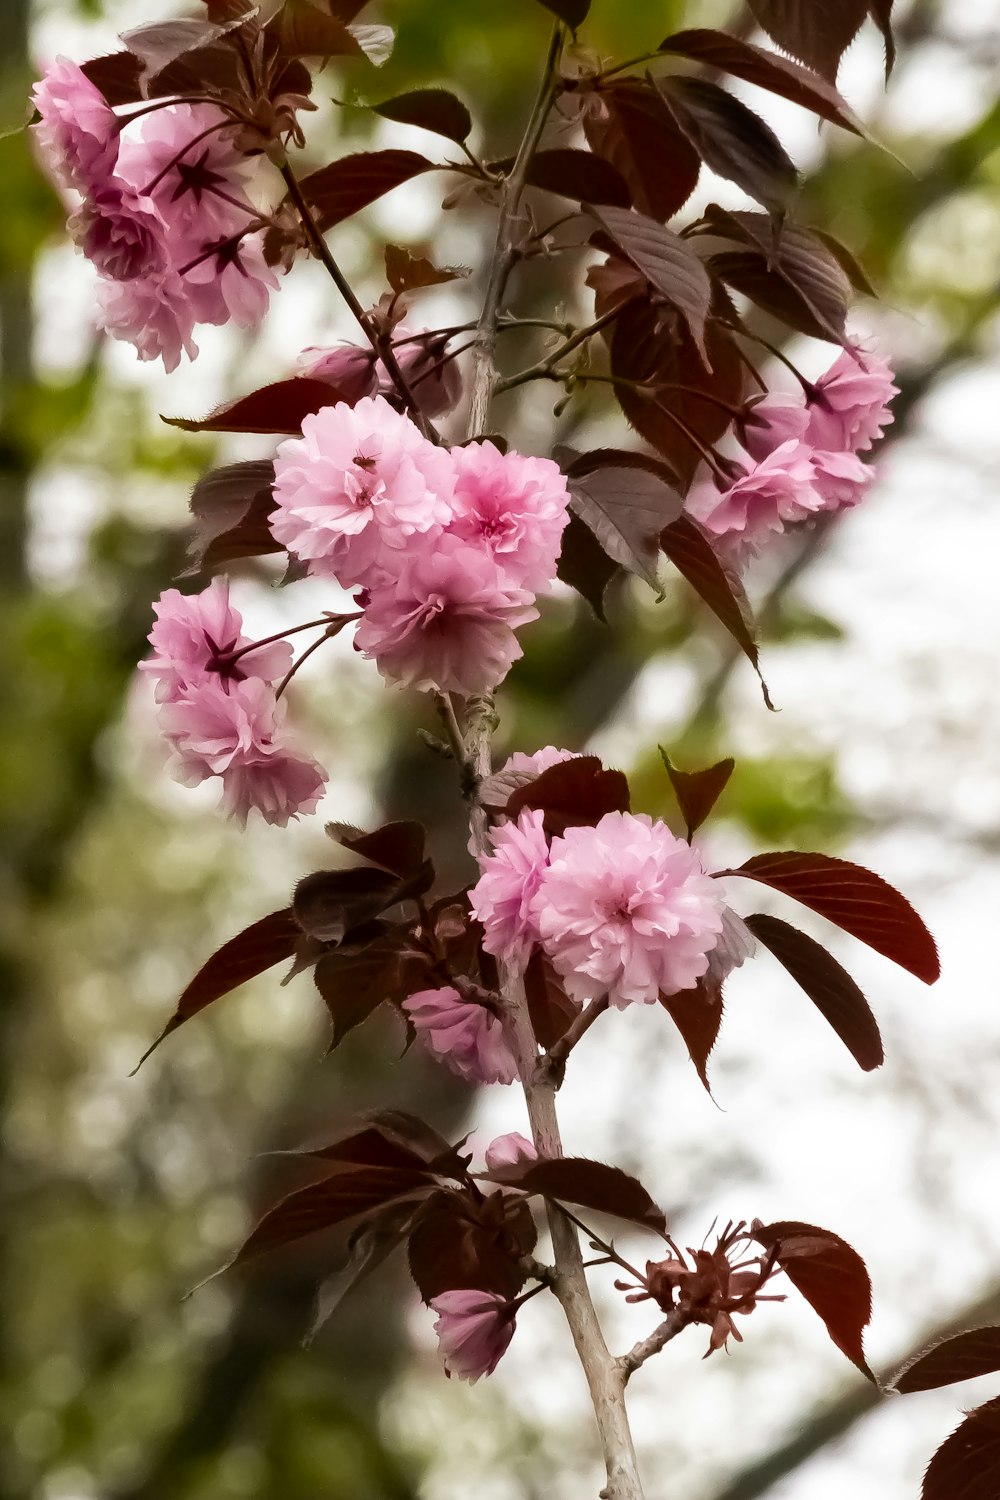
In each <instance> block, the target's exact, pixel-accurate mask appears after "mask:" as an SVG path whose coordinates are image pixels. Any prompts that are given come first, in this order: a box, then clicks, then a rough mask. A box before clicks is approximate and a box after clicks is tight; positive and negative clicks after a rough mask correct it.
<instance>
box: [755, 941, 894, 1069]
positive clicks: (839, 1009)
mask: <svg viewBox="0 0 1000 1500" xmlns="http://www.w3.org/2000/svg"><path fill="white" fill-rule="evenodd" d="M746 924H747V926H748V927H749V929H750V931H751V932H752V933H753V935H754V937H755V938H758V939H759V941H760V942H762V943H763V944H764V947H765V948H769V949H770V950H771V952H772V953H773V954H774V956H775V958H776V959H777V960H778V962H779V963H780V964H782V965H783V966H784V967H785V968H786V969H787V970H788V972H789V974H791V976H792V978H793V979H794V980H795V982H796V984H798V985H800V986H801V988H802V989H804V990H805V992H806V994H807V995H808V996H809V999H810V1000H811V1001H812V1002H813V1004H814V1005H815V1006H816V1009H817V1010H818V1011H819V1012H820V1014H821V1015H822V1016H823V1017H824V1018H825V1019H826V1020H827V1021H829V1023H830V1025H831V1026H832V1027H833V1029H834V1031H835V1032H836V1033H837V1035H838V1036H839V1037H840V1040H841V1041H842V1042H843V1044H844V1046H845V1047H846V1048H847V1050H848V1051H849V1052H850V1054H851V1056H852V1057H853V1058H854V1060H855V1062H856V1063H857V1064H858V1066H859V1067H860V1068H863V1069H864V1071H865V1072H866V1073H870V1072H871V1071H872V1070H873V1069H874V1068H880V1067H881V1066H882V1064H883V1062H884V1061H885V1053H884V1052H883V1050H882V1038H881V1036H880V1035H879V1029H878V1022H877V1021H876V1020H875V1017H874V1016H873V1015H872V1011H871V1007H870V1006H869V1004H868V1001H867V1000H866V999H865V997H864V995H863V994H862V993H861V990H860V989H859V987H858V986H857V985H856V984H855V982H854V980H853V979H852V978H851V976H850V974H848V972H847V970H846V969H844V968H843V967H842V966H841V965H840V964H839V963H838V962H837V960H836V959H835V958H834V956H833V954H832V953H828V952H827V951H826V949H825V948H824V947H823V946H822V944H821V943H817V942H816V941H815V939H814V938H811V937H809V936H808V935H807V934H806V933H804V932H800V931H799V929H798V928H797V927H791V926H790V925H789V924H788V923H787V922H782V921H780V920H779V919H778V918H777V917H770V916H765V915H764V914H763V913H761V912H758V913H756V914H755V915H754V916H752V917H747V918H746Z"/></svg>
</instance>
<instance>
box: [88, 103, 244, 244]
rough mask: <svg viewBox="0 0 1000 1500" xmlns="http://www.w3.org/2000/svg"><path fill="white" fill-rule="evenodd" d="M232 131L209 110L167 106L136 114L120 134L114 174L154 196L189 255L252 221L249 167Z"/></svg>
mask: <svg viewBox="0 0 1000 1500" xmlns="http://www.w3.org/2000/svg"><path fill="white" fill-rule="evenodd" d="M233 128H234V127H233V125H232V122H231V121H230V120H229V119H227V117H226V115H225V114H224V113H223V112H222V110H220V109H216V107H215V106H214V105H211V104H196V105H190V104H174V105H171V106H170V107H169V108H167V109H158V110H155V111H153V112H152V113H150V114H146V115H143V117H142V119H141V120H139V121H138V122H137V123H136V124H135V125H134V126H132V127H130V128H129V129H127V130H126V131H125V133H124V135H123V137H122V144H121V151H120V153H119V157H118V165H117V175H118V176H119V177H120V178H121V179H122V180H123V181H124V182H126V183H128V184H129V186H130V187H132V188H133V189H134V190H135V192H136V193H141V194H143V195H144V196H147V197H151V198H152V199H153V201H154V202H155V203H156V204H157V206H158V207H159V208H160V210H161V212H162V213H163V216H164V218H165V219H167V220H168V221H169V223H170V226H171V231H172V234H173V236H174V240H175V242H176V243H177V244H178V246H180V245H181V244H183V245H185V246H186V247H188V248H189V249H191V253H193V250H194V249H197V247H198V246H199V245H201V244H202V243H205V242H208V243H211V242H212V241H213V240H218V239H223V238H226V237H228V236H229V235H232V234H233V233H236V232H239V231H240V230H242V229H245V228H246V226H247V223H248V221H250V220H251V219H253V217H254V216H255V209H254V206H253V204H252V203H251V202H250V199H249V198H248V197H247V195H246V182H247V179H248V178H249V177H250V175H251V174H252V172H253V171H254V167H253V164H252V162H251V161H250V159H249V158H248V157H247V156H245V155H244V154H243V153H242V152H241V151H239V150H238V149H237V148H236V146H235V145H234V143H233V138H232V137H233ZM192 247H193V249H192ZM181 253H183V252H181Z"/></svg>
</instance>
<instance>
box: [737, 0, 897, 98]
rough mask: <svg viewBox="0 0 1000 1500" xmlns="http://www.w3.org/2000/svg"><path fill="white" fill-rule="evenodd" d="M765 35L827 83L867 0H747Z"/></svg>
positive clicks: (865, 9)
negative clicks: (825, 0) (823, 0)
mask: <svg viewBox="0 0 1000 1500" xmlns="http://www.w3.org/2000/svg"><path fill="white" fill-rule="evenodd" d="M748 3H749V6H750V9H751V10H752V11H753V14H754V16H755V18H756V20H757V21H758V23H759V24H760V25H761V26H762V27H763V28H764V30H765V31H766V32H767V34H768V36H770V37H772V38H773V39H774V41H776V42H777V44H778V46H779V47H781V48H783V50H784V51H785V52H790V53H791V54H792V56H793V57H797V58H799V60H800V61H801V62H804V63H805V64H806V66H807V67H810V68H813V69H814V70H815V71H816V72H817V73H820V74H822V76H823V77H824V78H828V79H829V80H830V81H831V82H832V81H833V80H834V79H835V78H836V76H837V69H838V67H839V66H840V59H841V57H842V56H843V55H844V53H845V52H846V51H847V49H848V47H849V46H850V45H851V43H852V42H853V40H854V38H855V37H856V36H857V34H858V32H859V31H860V30H861V26H862V23H863V22H864V19H865V16H866V15H867V14H868V4H867V0H833V3H829V4H828V3H823V4H817V3H816V0H748Z"/></svg>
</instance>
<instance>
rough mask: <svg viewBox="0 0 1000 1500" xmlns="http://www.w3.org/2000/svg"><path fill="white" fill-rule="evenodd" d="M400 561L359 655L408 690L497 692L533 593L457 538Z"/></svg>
mask: <svg viewBox="0 0 1000 1500" xmlns="http://www.w3.org/2000/svg"><path fill="white" fill-rule="evenodd" d="M306 420H307V421H309V420H312V419H310V418H307V419H306ZM285 446H287V445H285ZM272 529H273V530H274V531H275V535H276V536H277V537H278V539H279V540H282V535H281V532H279V531H278V530H277V529H276V528H275V527H274V525H273V523H272ZM397 555H398V558H399V562H398V567H399V572H398V574H396V575H390V574H389V573H388V572H386V573H385V574H383V575H382V576H381V577H379V579H378V580H377V582H374V583H373V584H372V588H371V593H370V597H369V600H368V603H367V604H366V606H365V616H364V619H363V620H362V622H361V624H360V625H359V626H358V633H357V637H356V643H357V647H358V650H359V651H363V652H364V654H365V655H366V656H368V657H374V659H375V661H376V663H377V664H378V669H379V671H380V672H381V673H382V676H383V677H385V678H387V679H388V680H389V681H392V682H398V683H402V684H403V685H404V686H406V687H413V688H419V689H422V690H425V691H431V690H437V691H439V692H455V693H463V694H465V695H466V696H468V695H469V694H471V693H486V692H489V691H490V690H491V689H492V688H495V687H496V686H497V684H498V683H500V682H502V681H503V679H504V678H505V677H506V675H507V673H508V672H509V671H510V668H511V664H512V663H513V662H514V661H516V660H517V658H518V657H519V656H520V655H521V648H520V646H519V645H518V644H517V637H516V636H515V634H514V631H515V629H516V628H517V627H519V626H521V625H525V624H527V622H528V621H529V620H534V619H537V616H538V611H537V610H536V609H534V607H533V601H532V596H531V594H529V593H527V592H526V591H525V590H524V589H519V588H514V587H512V586H511V585H510V584H509V583H508V581H507V579H506V578H505V576H504V574H503V572H502V571H501V569H500V568H498V567H497V565H496V563H495V562H493V560H492V559H491V558H490V557H489V556H487V555H486V554H485V553H484V552H482V551H480V550H479V549H478V548H476V547H472V546H469V545H466V544H463V543H462V542H460V541H459V540H458V538H456V537H449V536H442V537H439V538H438V539H437V540H436V541H435V542H434V543H433V544H431V545H428V546H424V547H417V548H416V550H415V551H413V552H412V553H399V554H397Z"/></svg>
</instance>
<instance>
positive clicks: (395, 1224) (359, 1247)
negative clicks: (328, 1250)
mask: <svg viewBox="0 0 1000 1500" xmlns="http://www.w3.org/2000/svg"><path fill="white" fill-rule="evenodd" d="M416 1211H417V1208H416V1207H415V1206H414V1204H413V1203H407V1202H406V1201H405V1200H404V1201H403V1202H402V1203H390V1204H389V1206H388V1207H387V1208H384V1209H381V1210H380V1211H379V1212H377V1213H374V1214H372V1215H371V1216H370V1217H369V1218H367V1219H365V1220H364V1222H363V1223H361V1224H359V1225H357V1227H356V1228H355V1229H354V1230H353V1231H352V1233H351V1234H350V1235H348V1238H347V1255H346V1257H345V1259H344V1263H343V1265H342V1266H341V1267H340V1269H339V1270H337V1271H334V1273H333V1275H332V1276H327V1277H326V1278H325V1279H324V1280H323V1281H322V1282H321V1283H320V1286H319V1289H318V1291H317V1293H316V1311H315V1315H314V1317H313V1321H312V1326H311V1327H310V1329H309V1332H308V1334H307V1335H306V1338H305V1343H306V1345H309V1344H311V1343H312V1341H313V1339H314V1338H315V1337H316V1335H317V1333H318V1332H319V1330H320V1329H321V1328H322V1327H323V1324H324V1323H325V1322H326V1321H327V1319H329V1318H331V1317H332V1316H333V1314H334V1313H335V1312H336V1310H337V1308H338V1307H339V1306H340V1304H341V1302H343V1300H344V1298H345V1297H346V1296H347V1294H348V1292H351V1291H353V1290H354V1288H355V1287H356V1286H357V1285H358V1284H359V1282H361V1281H364V1279H365V1277H366V1276H368V1275H369V1274H370V1273H371V1272H372V1271H375V1270H377V1269H378V1267H379V1266H380V1265H381V1264H382V1262H383V1261H384V1260H386V1259H387V1258H388V1257H389V1256H390V1255H391V1254H392V1252H393V1250H395V1248H396V1246H397V1245H400V1244H402V1242H403V1240H404V1239H405V1238H406V1236H407V1234H408V1232H409V1230H410V1227H411V1225H412V1223H413V1216H414V1214H415V1212H416Z"/></svg>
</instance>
